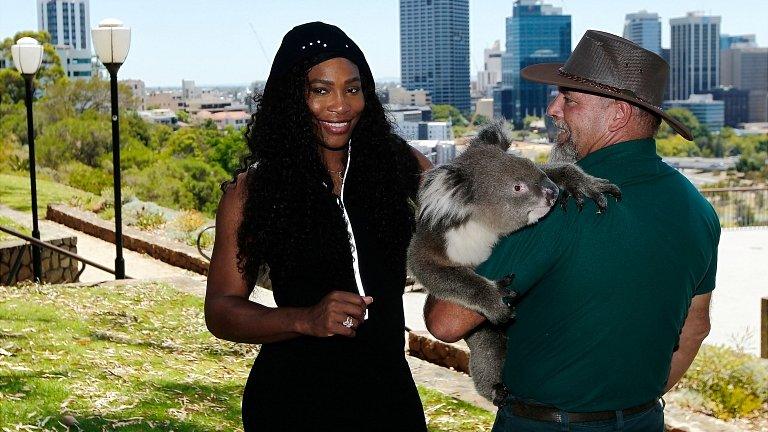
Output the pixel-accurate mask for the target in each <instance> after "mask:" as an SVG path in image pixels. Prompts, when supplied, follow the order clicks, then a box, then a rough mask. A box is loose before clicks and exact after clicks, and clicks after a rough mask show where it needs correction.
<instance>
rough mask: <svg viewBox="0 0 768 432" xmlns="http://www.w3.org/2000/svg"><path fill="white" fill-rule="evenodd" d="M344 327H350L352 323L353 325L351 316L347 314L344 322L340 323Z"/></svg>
mask: <svg viewBox="0 0 768 432" xmlns="http://www.w3.org/2000/svg"><path fill="white" fill-rule="evenodd" d="M341 325H343V326H344V327H346V328H352V326H353V325H355V322H354V321H353V320H352V317H351V316H349V315H347V318H346V319H345V320H344V322H342V323H341Z"/></svg>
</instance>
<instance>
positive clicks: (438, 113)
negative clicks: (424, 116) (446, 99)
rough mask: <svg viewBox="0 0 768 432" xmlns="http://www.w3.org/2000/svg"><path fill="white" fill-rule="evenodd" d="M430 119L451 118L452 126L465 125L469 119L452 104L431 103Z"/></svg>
mask: <svg viewBox="0 0 768 432" xmlns="http://www.w3.org/2000/svg"><path fill="white" fill-rule="evenodd" d="M432 119H433V120H435V121H448V120H449V119H450V120H451V123H453V125H454V126H467V125H469V121H467V119H466V118H465V117H464V116H463V115H462V114H461V111H459V110H458V108H456V107H455V106H453V105H432Z"/></svg>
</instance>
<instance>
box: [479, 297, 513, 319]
mask: <svg viewBox="0 0 768 432" xmlns="http://www.w3.org/2000/svg"><path fill="white" fill-rule="evenodd" d="M508 297H509V296H499V297H496V298H495V299H493V300H492V304H490V305H488V307H486V311H485V312H484V315H485V316H486V318H488V321H490V322H491V323H493V324H495V325H499V324H504V323H506V322H507V321H509V320H510V319H512V317H514V316H515V310H514V308H512V307H510V306H509V305H508V303H511V301H510V300H509V299H508Z"/></svg>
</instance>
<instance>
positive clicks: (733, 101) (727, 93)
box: [709, 86, 749, 128]
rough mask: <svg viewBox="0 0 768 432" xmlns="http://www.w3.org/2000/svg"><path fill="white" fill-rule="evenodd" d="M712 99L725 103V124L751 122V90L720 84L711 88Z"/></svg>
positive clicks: (736, 125)
mask: <svg viewBox="0 0 768 432" xmlns="http://www.w3.org/2000/svg"><path fill="white" fill-rule="evenodd" d="M709 93H710V94H711V95H712V99H714V100H720V101H723V103H724V104H725V117H724V118H725V125H726V126H730V127H734V128H735V127H738V126H739V124H741V123H747V122H749V92H748V91H747V90H740V89H737V88H734V87H728V86H720V87H716V88H713V89H710V90H709Z"/></svg>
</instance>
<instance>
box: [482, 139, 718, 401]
mask: <svg viewBox="0 0 768 432" xmlns="http://www.w3.org/2000/svg"><path fill="white" fill-rule="evenodd" d="M578 165H579V166H581V167H582V168H583V169H584V170H585V171H586V172H587V173H589V174H591V175H594V176H597V177H602V178H605V179H608V180H610V181H611V182H613V183H615V184H616V185H618V186H619V187H620V188H621V192H622V201H621V202H619V203H616V202H615V201H613V200H611V203H610V204H609V207H608V210H607V211H606V212H604V213H602V214H597V209H596V207H595V205H594V203H592V202H588V203H586V205H585V207H584V211H583V212H581V213H579V211H578V209H577V208H576V206H575V204H574V203H573V201H572V200H571V201H570V203H569V205H568V208H567V212H564V211H563V210H561V209H560V208H555V209H553V210H552V211H551V212H550V214H549V215H548V216H546V217H545V218H544V219H542V220H541V221H540V222H539V223H538V224H535V225H532V226H529V227H526V228H524V229H522V230H520V231H518V232H516V233H513V234H512V235H510V236H507V237H505V238H503V239H502V240H501V241H500V242H499V243H498V244H497V245H496V247H495V248H494V250H493V253H492V254H491V256H490V258H488V260H487V261H486V262H485V263H483V264H481V265H480V266H479V267H478V269H477V271H478V273H480V274H482V275H484V276H486V277H488V278H490V279H499V278H501V277H503V276H505V275H507V274H510V273H514V274H515V275H516V277H515V280H514V282H513V289H514V290H516V291H517V292H518V293H519V294H520V298H519V301H518V303H517V318H516V319H515V320H513V321H512V324H511V325H510V326H509V330H508V340H507V346H508V348H507V359H506V363H505V366H504V383H505V384H506V386H507V387H508V388H509V389H510V391H511V393H512V394H513V395H516V396H518V397H522V398H527V399H532V400H534V401H538V402H541V403H546V404H550V405H554V406H556V407H558V408H560V409H564V410H567V411H571V412H589V411H604V410H614V409H623V408H628V407H632V406H636V405H639V404H642V403H645V402H648V401H650V400H652V399H654V398H657V397H659V396H660V395H661V394H662V392H663V389H664V385H665V383H666V380H667V376H668V374H669V368H670V361H671V357H672V352H673V350H674V348H675V345H676V344H677V342H678V338H679V334H680V330H681V329H682V327H683V322H684V321H685V318H686V314H687V311H688V308H689V306H690V303H691V298H692V297H693V296H695V295H699V294H704V293H707V292H710V291H712V290H713V289H714V287H715V272H716V269H717V245H718V241H719V238H720V224H719V221H718V217H717V214H716V213H715V211H714V210H713V208H712V206H711V205H710V204H709V202H707V200H705V199H704V198H703V197H702V196H701V194H700V193H699V192H698V191H697V190H696V188H695V187H694V186H693V185H692V184H691V183H690V182H689V181H688V180H687V179H686V178H685V177H684V176H683V175H682V174H680V173H679V172H677V171H676V170H675V169H673V168H671V167H669V166H668V165H666V164H665V163H663V162H662V161H661V158H659V157H658V156H657V155H656V144H655V141H654V140H652V139H644V140H634V141H627V142H623V143H618V144H615V145H612V146H609V147H606V148H604V149H601V150H598V151H596V152H594V153H591V154H589V155H587V156H586V157H585V158H583V159H582V160H580V161H579V162H578Z"/></svg>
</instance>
